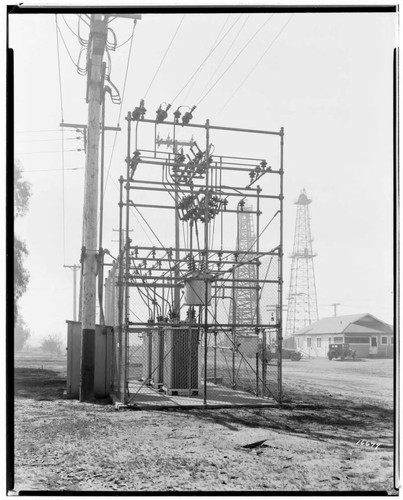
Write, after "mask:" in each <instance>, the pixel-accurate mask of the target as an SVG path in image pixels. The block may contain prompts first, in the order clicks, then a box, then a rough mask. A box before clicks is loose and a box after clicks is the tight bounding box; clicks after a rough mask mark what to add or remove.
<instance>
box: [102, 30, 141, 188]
mask: <svg viewBox="0 0 403 500" xmlns="http://www.w3.org/2000/svg"><path fill="white" fill-rule="evenodd" d="M136 24H137V21H136V20H134V24H133V31H132V36H131V42H130V48H129V54H128V56H127V63H126V73H125V80H124V83H123V90H122V98H121V101H120V108H119V116H118V123H117V126H118V127H119V123H120V117H121V115H122V108H123V102H124V98H125V91H126V82H127V74H128V72H129V65H130V55H131V53H132V47H133V38H134V30H135V28H136ZM117 135H118V131H117V130H116V132H115V137H114V138H113V145H112V151H111V156H110V158H109V165H108V172H107V174H106V179H105V186H104V190H103V193H101V196H105V193H106V187H107V185H108V180H109V172H110V169H111V165H112V159H113V154H114V152H115V145H116V138H117Z"/></svg>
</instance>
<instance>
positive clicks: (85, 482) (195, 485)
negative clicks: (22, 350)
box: [14, 357, 397, 494]
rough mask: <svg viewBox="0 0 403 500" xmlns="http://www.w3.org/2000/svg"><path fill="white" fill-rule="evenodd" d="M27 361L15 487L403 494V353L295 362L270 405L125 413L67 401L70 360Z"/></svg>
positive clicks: (19, 400)
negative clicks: (400, 442)
mask: <svg viewBox="0 0 403 500" xmlns="http://www.w3.org/2000/svg"><path fill="white" fill-rule="evenodd" d="M15 367H16V368H15V438H14V441H15V449H14V452H15V460H14V464H15V486H14V490H15V491H23V490H28V491H47V492H48V491H55V492H56V491H65V492H68V491H78V492H79V491H81V492H86V491H90V492H96V491H98V492H108V491H109V492H146V491H150V492H155V493H158V492H169V491H171V492H175V491H178V492H179V491H191V492H204V491H206V492H207V491H209V492H212V491H217V492H220V491H240V492H245V493H247V492H258V491H263V492H270V491H272V492H280V491H281V492H284V491H286V492H290V493H296V492H298V491H303V492H306V491H311V492H314V491H315V492H319V491H333V492H340V493H342V492H346V491H368V492H374V491H387V492H388V493H389V494H396V493H397V492H396V490H394V482H393V475H394V460H393V458H394V447H393V444H394V442H393V430H394V426H393V419H394V414H393V398H392V394H393V361H392V360H382V359H373V360H357V361H344V362H341V361H340V362H338V361H331V362H329V361H328V360H326V359H323V360H321V359H311V360H309V359H303V360H301V361H300V362H291V361H288V360H286V361H284V366H283V377H284V390H285V394H286V398H287V400H288V401H289V402H288V403H286V404H285V405H283V406H282V407H281V406H279V405H277V406H275V407H273V408H269V409H264V410H263V409H238V410H236V409H230V410H208V411H207V410H188V411H183V410H182V411H181V410H175V411H130V410H120V411H116V410H115V408H114V406H113V405H110V404H107V401H99V402H98V403H97V404H88V403H79V402H78V401H75V400H66V399H63V390H64V389H65V375H66V358H65V357H64V358H58V359H54V358H53V359H52V358H35V359H34V358H30V357H19V358H16V361H15ZM359 440H365V442H369V441H370V442H372V443H374V446H371V445H370V446H367V445H366V444H365V443H364V444H357V442H358V441H359ZM259 441H261V442H262V443H260V445H259V444H256V443H257V442H259ZM254 443H255V444H254ZM376 445H378V446H376Z"/></svg>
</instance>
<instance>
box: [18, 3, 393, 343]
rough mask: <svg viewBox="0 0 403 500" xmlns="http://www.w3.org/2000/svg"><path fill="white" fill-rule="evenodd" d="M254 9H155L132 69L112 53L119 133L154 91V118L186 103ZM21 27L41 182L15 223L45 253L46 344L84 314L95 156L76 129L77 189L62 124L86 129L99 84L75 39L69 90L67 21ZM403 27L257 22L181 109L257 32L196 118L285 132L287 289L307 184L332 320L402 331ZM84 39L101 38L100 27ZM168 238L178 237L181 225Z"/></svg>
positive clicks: (108, 219) (50, 18)
mask: <svg viewBox="0 0 403 500" xmlns="http://www.w3.org/2000/svg"><path fill="white" fill-rule="evenodd" d="M238 16H239V14H234V13H232V14H228V13H220V14H209V15H202V14H186V15H185V17H184V18H183V15H182V14H164V15H156V14H144V15H143V18H142V20H141V21H138V23H137V26H136V28H135V31H134V38H133V45H132V49H131V55H130V59H129V64H128V54H129V50H130V42H129V43H126V44H125V45H123V46H122V47H121V48H118V49H117V50H116V52H114V53H113V52H112V53H111V57H112V72H111V78H112V82H113V83H114V84H115V85H116V86H117V88H118V89H119V90H120V93H121V94H122V93H123V87H124V81H125V74H126V70H127V81H126V87H125V92H124V100H123V105H122V107H120V106H118V105H114V104H112V103H111V102H110V101H108V103H107V111H106V116H107V118H106V122H107V125H110V126H116V125H117V124H118V123H119V124H120V126H122V128H124V127H125V123H126V122H125V120H124V117H125V115H126V114H127V112H128V111H129V110H132V109H133V108H134V106H137V105H138V103H139V100H140V99H141V98H143V97H144V96H145V94H147V95H146V108H147V109H148V110H149V116H150V117H154V116H155V114H154V113H155V110H156V109H157V108H158V106H159V105H160V103H162V102H171V101H172V99H173V98H174V97H175V96H176V95H177V94H178V92H179V91H180V90H181V89H182V87H183V86H184V85H185V83H186V82H187V81H188V79H189V78H190V76H191V75H192V74H193V72H194V71H195V70H196V68H197V67H198V66H199V64H200V63H201V62H202V61H203V59H204V58H205V57H206V55H207V54H208V53H209V51H210V50H211V47H212V46H213V45H214V43H215V41H216V39H217V37H218V35H219V33H220V32H221V36H222V34H224V33H225V32H226V31H227V30H228V29H229V28H230V27H231V26H232V24H233V23H234V22H235V21H236V20H237V18H238ZM182 18H183V19H182ZM181 21H182V23H181ZM9 22H10V31H9V41H10V47H12V48H13V49H14V57H15V74H14V85H15V87H14V91H15V135H14V137H15V156H16V158H17V159H19V160H20V161H21V163H22V165H23V169H24V171H25V173H24V176H25V178H26V179H27V180H29V182H31V184H32V198H31V201H30V210H29V212H28V214H27V215H26V217H24V218H23V219H19V220H18V221H17V223H16V228H15V230H16V233H17V234H18V235H19V236H20V237H21V238H22V239H23V240H25V242H26V244H27V247H28V249H29V257H28V258H27V260H26V265H27V267H28V269H29V272H30V275H31V278H30V283H29V288H28V291H27V293H26V294H25V295H24V296H23V298H22V299H21V302H20V304H21V313H22V315H23V318H24V320H25V321H26V323H27V324H28V325H29V327H30V329H31V331H32V334H33V337H32V339H31V343H32V344H35V343H37V342H38V341H39V339H40V338H42V337H44V336H46V335H48V334H49V333H60V334H65V331H66V325H65V321H66V320H67V319H72V316H73V305H72V296H73V273H72V271H71V270H69V269H66V268H64V267H63V265H64V264H76V263H78V262H79V258H80V250H81V238H82V211H83V195H84V187H83V180H84V170H83V167H84V164H85V156H84V153H83V152H82V151H81V152H80V151H76V150H77V148H82V140H80V139H77V137H78V136H79V134H78V133H76V132H75V131H74V130H73V129H71V130H67V129H66V130H65V132H64V148H65V153H64V169H65V171H64V181H63V171H62V165H63V164H62V161H63V156H62V152H61V151H62V142H61V139H62V134H61V131H60V130H61V129H60V127H59V124H60V122H61V120H62V118H63V119H64V122H74V123H82V124H84V123H86V120H87V105H86V103H85V93H86V76H80V75H79V74H78V73H77V71H76V68H75V66H74V64H73V62H72V61H71V59H70V57H69V55H68V53H67V51H66V47H65V46H64V43H63V41H62V39H61V37H60V36H59V51H60V75H61V87H60V85H59V70H58V57H57V37H56V19H55V15H54V14H34V15H28V14H27V15H10V17H9ZM57 23H58V26H59V28H60V31H61V34H62V36H63V39H64V41H65V43H66V46H67V48H68V50H69V52H70V54H71V57H72V59H73V60H74V62H77V58H78V54H79V51H80V44H79V41H78V38H77V36H76V34H77V33H78V16H77V15H75V14H69V15H65V16H64V19H63V17H62V16H61V15H59V16H58V17H57ZM180 23H181V24H180ZM179 24H180V27H179V29H178V32H177V34H176V37H175V38H174V40H173V42H172V45H171V47H170V49H169V51H168V53H167V56H166V58H165V60H164V62H163V64H162V65H161V67H160V70H159V72H158V74H157V76H156V78H155V80H154V82H153V83H152V85H151V87H150V88H149V86H150V83H151V81H152V78H153V76H154V74H155V71H156V69H157V67H158V65H159V64H160V62H161V59H162V57H163V55H164V53H165V51H166V49H167V47H168V45H169V43H170V42H171V40H172V38H173V35H174V33H175V31H176V30H177V28H178V26H179ZM262 26H263V27H262ZM111 27H112V28H113V29H114V31H115V33H116V35H117V38H118V44H120V43H123V42H125V41H126V40H127V39H128V38H129V37H130V35H131V32H132V28H133V22H132V21H130V20H127V19H125V20H123V19H117V20H115V21H113V23H112V24H111ZM396 29H397V17H396V15H395V14H386V13H354V14H347V13H336V14H335V13H332V14H331V13H327V14H314V13H312V14H298V13H297V14H295V15H292V14H275V15H272V14H262V13H259V14H251V15H248V14H246V13H243V14H242V15H241V17H240V18H239V19H238V21H237V23H236V24H235V25H234V27H233V29H232V30H231V32H230V33H229V34H228V36H227V38H226V39H225V40H224V41H223V42H222V44H221V45H220V47H219V48H218V49H217V50H216V51H215V52H214V54H212V56H211V57H210V58H209V59H208V61H207V62H206V64H205V65H203V67H202V69H201V70H200V72H199V73H198V76H197V79H195V81H194V84H189V85H188V86H187V87H186V89H185V90H184V92H182V94H180V97H179V98H178V99H177V101H175V104H174V106H176V105H181V104H183V105H185V104H186V105H189V106H192V105H193V104H196V103H197V102H199V101H200V98H201V97H202V96H203V95H204V93H205V92H206V90H208V89H209V88H210V87H211V86H212V85H213V83H214V82H215V81H216V79H217V78H218V76H219V75H221V74H222V73H223V72H224V70H225V69H226V68H227V67H228V66H229V64H230V63H231V61H233V60H234V59H235V56H236V55H237V54H238V53H239V52H240V51H241V49H242V48H243V47H244V46H245V44H246V43H247V42H248V40H250V39H251V38H252V37H253V36H254V35H255V36H254V38H253V40H252V41H251V42H250V44H249V45H247V46H246V48H245V49H244V50H243V52H242V53H241V54H240V55H239V57H238V58H237V59H236V60H235V62H234V64H233V65H232V66H231V67H230V69H229V70H228V72H227V73H226V74H225V75H224V76H223V78H222V79H221V80H220V81H219V82H218V83H217V85H216V86H215V87H214V88H213V89H212V90H211V92H210V93H209V94H208V95H207V97H206V98H205V99H203V100H202V101H201V102H200V104H199V105H198V106H197V108H196V110H195V112H194V117H195V118H194V119H195V121H197V122H198V123H204V121H205V120H206V119H207V118H209V119H210V121H211V123H212V124H215V125H224V126H232V127H246V128H255V129H268V130H279V129H280V127H282V126H283V127H284V128H285V163H284V169H285V179H284V180H285V185H284V188H285V205H284V208H285V228H284V242H285V248H284V252H285V259H284V273H285V276H284V278H285V282H284V296H285V299H286V295H287V293H288V286H289V274H290V265H291V261H290V259H289V258H288V257H287V256H288V254H290V253H291V251H292V245H293V237H294V224H295V215H296V206H295V205H294V201H295V200H296V199H297V198H298V195H299V193H300V191H301V189H302V188H305V189H306V192H307V194H308V196H309V197H310V198H312V200H313V202H312V205H311V216H312V220H311V224H312V226H311V227H312V233H313V236H314V243H313V245H314V250H315V251H316V252H317V253H318V256H317V257H316V259H315V274H316V284H317V295H318V304H319V316H320V317H324V316H331V315H332V314H333V308H332V307H331V306H330V304H332V303H334V302H339V303H340V304H341V305H340V306H339V308H338V313H339V314H354V313H365V312H368V313H371V314H374V315H375V316H377V317H379V318H380V319H382V320H384V321H387V322H389V323H391V322H392V320H393V295H392V290H393V267H392V266H393V155H392V154H393V150H392V146H393V121H392V118H393V48H394V47H395V45H396ZM280 31H281V33H280ZM73 32H74V33H73ZM256 33H257V34H256ZM279 33H280V34H279ZM80 35H81V37H82V38H86V37H87V35H88V28H87V26H86V25H85V24H84V23H81V25H80ZM263 54H265V55H264V57H262V56H263ZM225 55H226V56H225ZM224 56H225V58H224ZM259 61H260V62H259ZM257 63H258V64H257ZM84 64H85V53H83V57H82V59H81V65H82V66H83V65H84ZM255 66H256V67H255ZM253 68H254V69H253ZM252 70H253V71H252ZM213 75H215V76H214V77H213ZM248 75H249V77H248V78H247V79H246V80H245V78H246V77H247V76H248ZM212 77H213V78H212ZM242 82H243V84H242V85H241V83H242ZM240 85H241V86H240ZM148 89H149V90H148ZM147 90H148V92H147ZM234 92H235V93H234ZM61 96H62V105H61ZM231 96H232V98H231V99H230V101H229V102H228V104H226V105H225V106H224V104H225V103H226V102H227V101H228V99H229V98H230V97H231ZM62 110H63V116H62ZM120 112H121V116H120V119H119V113H120ZM114 139H115V133H114V132H108V133H107V135H106V154H105V158H106V169H107V170H108V169H109V178H108V181H107V188H106V195H105V212H106V214H105V229H104V247H106V248H109V249H110V250H111V253H113V252H114V251H116V247H117V243H116V242H112V241H111V240H116V239H117V233H114V232H113V231H112V229H117V228H118V206H117V203H118V194H119V193H118V188H117V184H118V182H117V179H118V177H119V176H120V175H121V173H122V172H123V169H124V168H125V163H124V159H125V156H126V149H125V148H126V136H125V132H124V131H122V132H120V133H118V134H117V135H116V143H115V147H114V148H113V144H114ZM112 151H113V156H111V154H112ZM72 169H77V170H72ZM63 205H64V210H63ZM63 213H64V217H63ZM63 219H64V222H63ZM160 231H161V232H159V234H160V235H161V236H162V237H164V235H165V236H168V233H166V231H168V232H169V231H170V230H167V229H162V228H161V229H160ZM164 231H165V233H164ZM115 253H116V252H115ZM285 302H286V300H285Z"/></svg>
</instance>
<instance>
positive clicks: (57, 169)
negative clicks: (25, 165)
mask: <svg viewBox="0 0 403 500" xmlns="http://www.w3.org/2000/svg"><path fill="white" fill-rule="evenodd" d="M60 170H63V169H62V168H47V169H40V170H21V172H60ZM64 170H84V168H83V167H74V168H65V169H64Z"/></svg>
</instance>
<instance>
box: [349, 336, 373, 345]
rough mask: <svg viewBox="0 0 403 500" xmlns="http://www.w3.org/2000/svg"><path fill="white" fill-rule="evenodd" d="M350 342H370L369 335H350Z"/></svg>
mask: <svg viewBox="0 0 403 500" xmlns="http://www.w3.org/2000/svg"><path fill="white" fill-rule="evenodd" d="M348 343H349V344H369V337H349V339H348Z"/></svg>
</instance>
